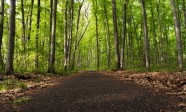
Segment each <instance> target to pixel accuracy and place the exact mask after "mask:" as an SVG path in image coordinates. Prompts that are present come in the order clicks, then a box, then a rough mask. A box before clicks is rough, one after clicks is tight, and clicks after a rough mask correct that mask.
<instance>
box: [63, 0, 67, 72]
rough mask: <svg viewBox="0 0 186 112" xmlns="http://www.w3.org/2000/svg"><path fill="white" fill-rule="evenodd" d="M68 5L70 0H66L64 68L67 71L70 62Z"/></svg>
mask: <svg viewBox="0 0 186 112" xmlns="http://www.w3.org/2000/svg"><path fill="white" fill-rule="evenodd" d="M67 7H68V0H67V1H66V6H65V12H64V18H65V21H64V70H65V71H67V63H68V46H67V41H68V40H67V38H68V34H67V33H68V31H67V29H68V28H67V27H68V25H67V10H68V9H67Z"/></svg>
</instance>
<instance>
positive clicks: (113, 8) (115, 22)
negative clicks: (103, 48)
mask: <svg viewBox="0 0 186 112" xmlns="http://www.w3.org/2000/svg"><path fill="white" fill-rule="evenodd" d="M112 14H113V27H114V46H115V56H116V67H117V69H119V68H120V53H119V43H118V26H117V15H116V1H115V0H112Z"/></svg>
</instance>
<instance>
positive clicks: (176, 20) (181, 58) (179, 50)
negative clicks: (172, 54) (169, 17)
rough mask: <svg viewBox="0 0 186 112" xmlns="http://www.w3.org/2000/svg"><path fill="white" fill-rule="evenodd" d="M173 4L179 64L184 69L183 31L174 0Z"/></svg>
mask: <svg viewBox="0 0 186 112" xmlns="http://www.w3.org/2000/svg"><path fill="white" fill-rule="evenodd" d="M170 2H171V6H172V13H173V16H174V26H175V34H176V42H177V51H178V65H179V70H180V71H182V70H183V53H182V43H181V31H180V24H179V20H178V17H177V12H176V8H175V2H174V0H170Z"/></svg>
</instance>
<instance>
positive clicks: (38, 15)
mask: <svg viewBox="0 0 186 112" xmlns="http://www.w3.org/2000/svg"><path fill="white" fill-rule="evenodd" d="M37 2H38V4H37V24H36V32H37V33H36V38H35V42H36V43H35V45H36V47H35V48H36V57H35V69H36V70H38V67H39V34H40V31H39V28H40V16H41V15H40V13H41V12H40V5H41V4H40V0H38V1H37Z"/></svg>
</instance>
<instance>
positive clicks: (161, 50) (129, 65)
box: [0, 0, 186, 74]
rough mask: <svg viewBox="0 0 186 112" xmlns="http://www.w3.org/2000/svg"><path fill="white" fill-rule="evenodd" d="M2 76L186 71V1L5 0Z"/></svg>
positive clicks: (1, 9) (0, 29)
mask: <svg viewBox="0 0 186 112" xmlns="http://www.w3.org/2000/svg"><path fill="white" fill-rule="evenodd" d="M0 47H1V48H0V72H2V73H7V74H9V73H13V72H33V71H37V72H46V71H47V72H61V71H72V70H82V69H83V70H99V69H144V70H160V69H164V70H179V71H182V70H184V69H185V64H186V63H185V62H186V61H185V60H186V7H185V0H0Z"/></svg>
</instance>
